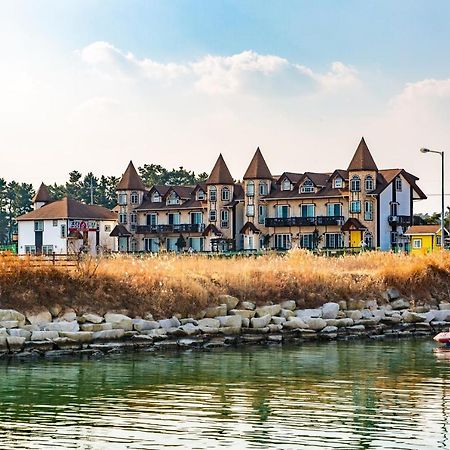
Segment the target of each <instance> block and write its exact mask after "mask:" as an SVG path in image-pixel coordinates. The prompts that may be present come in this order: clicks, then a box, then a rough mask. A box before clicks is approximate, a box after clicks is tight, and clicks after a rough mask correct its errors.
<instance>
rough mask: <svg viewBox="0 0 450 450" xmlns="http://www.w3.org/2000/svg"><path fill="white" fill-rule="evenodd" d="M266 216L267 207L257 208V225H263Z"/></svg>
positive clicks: (260, 206)
mask: <svg viewBox="0 0 450 450" xmlns="http://www.w3.org/2000/svg"><path fill="white" fill-rule="evenodd" d="M266 216H267V206H265V205H259V206H258V223H264V222H265V219H266Z"/></svg>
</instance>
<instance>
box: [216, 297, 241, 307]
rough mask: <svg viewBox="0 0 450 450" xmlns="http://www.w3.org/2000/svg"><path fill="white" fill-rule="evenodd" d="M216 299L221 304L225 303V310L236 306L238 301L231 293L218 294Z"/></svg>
mask: <svg viewBox="0 0 450 450" xmlns="http://www.w3.org/2000/svg"><path fill="white" fill-rule="evenodd" d="M218 300H219V303H220V304H221V305H227V311H230V310H231V309H234V308H236V306H237V305H238V303H239V299H238V298H236V297H233V296H232V295H219V297H218Z"/></svg>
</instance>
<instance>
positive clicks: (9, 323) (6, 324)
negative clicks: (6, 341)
mask: <svg viewBox="0 0 450 450" xmlns="http://www.w3.org/2000/svg"><path fill="white" fill-rule="evenodd" d="M18 326H19V322H18V321H17V320H2V321H0V327H1V328H7V329H8V330H9V329H10V328H17V327H18Z"/></svg>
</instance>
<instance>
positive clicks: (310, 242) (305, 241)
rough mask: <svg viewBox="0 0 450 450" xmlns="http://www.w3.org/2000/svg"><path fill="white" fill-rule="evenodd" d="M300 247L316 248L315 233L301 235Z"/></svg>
mask: <svg viewBox="0 0 450 450" xmlns="http://www.w3.org/2000/svg"><path fill="white" fill-rule="evenodd" d="M300 247H301V248H307V249H309V250H312V249H313V248H314V234H313V233H307V234H302V235H301V236H300Z"/></svg>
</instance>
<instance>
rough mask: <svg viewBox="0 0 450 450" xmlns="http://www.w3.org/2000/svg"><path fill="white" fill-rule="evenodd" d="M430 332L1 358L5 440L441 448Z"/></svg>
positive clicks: (439, 395) (6, 443)
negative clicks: (29, 359)
mask: <svg viewBox="0 0 450 450" xmlns="http://www.w3.org/2000/svg"><path fill="white" fill-rule="evenodd" d="M433 347H434V344H433V343H432V342H429V341H417V342H412V341H408V342H406V341H405V342H402V341H399V342H391V343H350V344H346V343H339V344H336V343H330V344H320V345H314V344H308V345H303V346H301V347H274V348H246V349H240V350H236V349H232V350H223V351H214V352H186V353H181V354H171V355H168V354H150V353H149V354H140V355H134V356H130V355H122V356H114V357H109V358H105V359H100V360H83V361H78V360H77V361H71V360H70V361H61V362H54V361H52V362H45V361H39V362H33V363H17V362H16V363H10V364H3V365H0V375H1V380H2V383H1V385H0V400H1V403H0V441H1V442H2V448H5V449H9V448H31V449H34V448H44V447H47V448H83V449H115V448H130V449H135V448H136V449H137V448H151V449H158V448H199V449H200V448H201V449H204V448H210V449H219V448H248V449H261V448H273V449H294V448H295V449H298V448H311V449H314V448H320V449H323V448H342V449H350V448H351V449H356V448H358V449H375V448H386V449H397V448H398V449H400V448H404V449H419V448H420V449H423V448H447V447H448V445H449V440H448V432H447V418H448V407H449V404H448V395H447V390H448V389H449V386H448V381H447V380H448V376H449V373H450V360H447V359H441V356H440V353H433V351H432V349H433Z"/></svg>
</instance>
